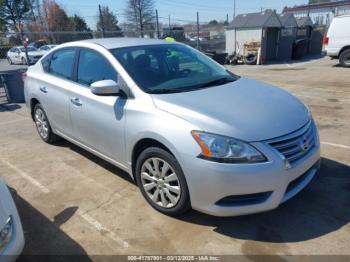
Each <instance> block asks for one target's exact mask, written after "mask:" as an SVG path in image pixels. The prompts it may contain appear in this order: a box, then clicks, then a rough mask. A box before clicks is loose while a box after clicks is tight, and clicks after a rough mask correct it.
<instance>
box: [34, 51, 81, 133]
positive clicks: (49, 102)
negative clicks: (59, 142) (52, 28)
mask: <svg viewBox="0 0 350 262" xmlns="http://www.w3.org/2000/svg"><path fill="white" fill-rule="evenodd" d="M75 56H76V49H75V48H64V49H60V50H58V51H56V52H54V53H53V54H52V55H50V56H48V57H46V58H45V59H44V60H43V61H42V67H43V70H44V72H45V74H44V75H42V74H41V75H40V76H38V77H37V79H38V80H37V81H38V82H37V84H36V86H37V92H36V93H37V95H38V96H39V97H38V98H39V101H40V103H41V104H42V106H43V107H44V110H45V112H46V114H47V116H48V119H49V121H50V124H51V126H52V128H53V129H54V130H55V131H58V132H59V133H61V134H63V135H67V136H72V125H71V121H70V114H69V90H70V89H71V87H72V85H74V82H73V80H72V79H73V69H74V63H75Z"/></svg>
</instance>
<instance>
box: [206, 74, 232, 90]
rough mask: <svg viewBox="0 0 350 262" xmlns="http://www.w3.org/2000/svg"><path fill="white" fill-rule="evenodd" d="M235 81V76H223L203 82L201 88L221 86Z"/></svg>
mask: <svg viewBox="0 0 350 262" xmlns="http://www.w3.org/2000/svg"><path fill="white" fill-rule="evenodd" d="M234 81H235V79H233V78H228V77H222V78H218V79H215V80H212V81H209V82H207V83H204V84H201V85H200V86H199V88H205V87H211V86H220V85H224V84H227V83H232V82H234Z"/></svg>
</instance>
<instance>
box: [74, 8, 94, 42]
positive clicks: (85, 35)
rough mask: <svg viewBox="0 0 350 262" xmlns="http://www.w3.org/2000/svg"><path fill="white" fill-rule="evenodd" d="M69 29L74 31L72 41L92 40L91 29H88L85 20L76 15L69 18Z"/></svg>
mask: <svg viewBox="0 0 350 262" xmlns="http://www.w3.org/2000/svg"><path fill="white" fill-rule="evenodd" d="M69 19H70V24H71V28H72V30H73V31H74V37H73V38H74V40H82V39H90V38H92V32H91V29H90V28H89V27H88V25H87V23H86V21H85V19H84V18H83V17H81V16H79V15H77V14H74V16H72V17H69Z"/></svg>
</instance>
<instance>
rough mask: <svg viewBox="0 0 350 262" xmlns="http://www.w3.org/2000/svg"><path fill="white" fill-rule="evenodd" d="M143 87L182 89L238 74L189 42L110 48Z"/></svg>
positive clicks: (160, 91)
mask: <svg viewBox="0 0 350 262" xmlns="http://www.w3.org/2000/svg"><path fill="white" fill-rule="evenodd" d="M110 51H111V52H112V54H113V55H114V56H115V57H116V58H117V60H118V61H119V62H120V63H121V64H122V65H123V67H124V68H125V70H126V71H127V72H128V73H129V75H130V76H131V77H132V78H133V79H134V81H135V82H136V83H137V84H138V85H139V86H140V88H141V89H142V90H144V91H145V92H147V93H151V94H165V93H178V92H188V91H193V90H198V89H202V88H208V87H212V86H218V85H222V84H225V83H228V82H233V81H235V80H237V79H238V77H237V76H235V75H233V74H232V73H230V72H228V71H227V70H226V69H225V68H224V67H222V66H220V65H218V64H216V63H215V62H213V61H212V60H211V59H209V58H208V57H207V56H206V55H204V54H202V53H201V52H198V51H196V50H194V49H192V48H189V47H187V46H185V45H179V44H167V45H150V46H136V47H126V48H118V49H113V50H110Z"/></svg>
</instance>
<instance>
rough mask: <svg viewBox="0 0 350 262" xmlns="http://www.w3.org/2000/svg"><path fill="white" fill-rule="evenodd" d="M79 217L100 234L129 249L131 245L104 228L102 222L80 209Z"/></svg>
mask: <svg viewBox="0 0 350 262" xmlns="http://www.w3.org/2000/svg"><path fill="white" fill-rule="evenodd" d="M77 215H79V216H80V217H81V218H82V219H84V220H85V221H86V222H87V223H89V224H90V225H92V226H93V227H94V228H95V229H96V230H97V231H98V232H100V233H103V234H105V235H106V236H107V237H108V238H110V239H111V240H113V241H115V242H116V243H118V244H119V245H120V246H121V247H123V248H128V247H129V243H128V242H126V241H125V240H123V239H122V238H120V237H118V236H117V235H116V234H115V233H114V232H112V231H110V230H109V229H107V228H106V227H104V226H103V225H102V224H101V223H100V222H98V221H97V220H95V219H94V218H93V217H91V216H90V215H88V214H87V213H86V212H84V211H83V210H81V209H79V210H78V211H77Z"/></svg>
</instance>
